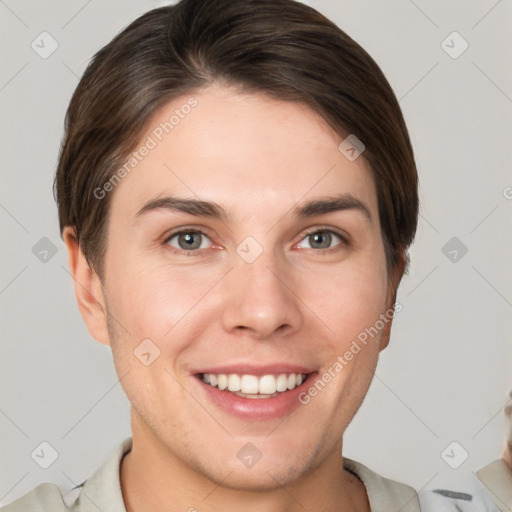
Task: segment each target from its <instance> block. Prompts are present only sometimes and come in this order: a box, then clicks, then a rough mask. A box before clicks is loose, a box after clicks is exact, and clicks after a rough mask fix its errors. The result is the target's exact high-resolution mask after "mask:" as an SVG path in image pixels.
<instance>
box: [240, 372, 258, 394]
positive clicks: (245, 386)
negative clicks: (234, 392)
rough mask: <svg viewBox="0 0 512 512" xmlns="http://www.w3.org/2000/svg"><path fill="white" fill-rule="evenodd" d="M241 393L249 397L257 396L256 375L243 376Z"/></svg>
mask: <svg viewBox="0 0 512 512" xmlns="http://www.w3.org/2000/svg"><path fill="white" fill-rule="evenodd" d="M240 391H241V392H242V393H246V394H248V395H255V394H256V393H257V392H258V377H256V376H255V375H243V376H242V380H241V383H240Z"/></svg>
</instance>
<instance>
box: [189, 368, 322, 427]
mask: <svg viewBox="0 0 512 512" xmlns="http://www.w3.org/2000/svg"><path fill="white" fill-rule="evenodd" d="M283 366H285V365H274V366H267V367H265V368H262V367H260V368H257V367H254V366H248V365H243V367H241V366H239V367H238V368H236V367H234V366H231V367H229V368H215V369H214V368H211V369H204V370H202V371H199V372H197V371H196V372H194V373H192V375H191V376H193V377H195V378H194V381H195V382H197V385H198V386H199V388H200V389H201V390H202V391H201V392H202V393H204V396H205V398H206V399H207V400H208V401H209V402H211V403H212V405H213V406H214V407H216V408H218V409H219V410H220V411H222V412H223V413H227V414H229V415H230V416H235V417H237V418H239V419H242V420H246V421H247V420H248V421H266V420H272V419H276V418H282V417H283V416H286V415H288V414H290V413H292V412H293V411H294V410H295V409H296V408H297V407H299V406H300V405H301V402H300V400H299V395H300V394H301V393H302V392H303V391H304V389H305V387H306V386H309V385H311V383H312V382H314V380H315V376H317V375H318V372H316V371H313V370H311V369H306V368H301V367H297V366H293V367H287V368H285V367H283Z"/></svg>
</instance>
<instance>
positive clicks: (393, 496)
mask: <svg viewBox="0 0 512 512" xmlns="http://www.w3.org/2000/svg"><path fill="white" fill-rule="evenodd" d="M131 447H132V438H131V437H129V438H128V439H125V440H124V441H123V442H122V443H121V444H120V445H119V446H118V447H117V448H116V449H115V450H114V451H113V452H112V453H111V454H110V455H109V457H108V458H107V460H106V461H105V462H104V463H103V465H102V466H101V467H100V468H99V469H98V470H97V471H96V472H95V473H94V474H93V475H92V476H91V477H90V478H89V479H88V480H87V481H85V482H84V483H83V484H81V485H80V486H78V487H77V488H75V489H73V490H72V491H70V492H69V493H66V494H65V495H64V496H62V495H61V492H60V490H59V488H58V487H57V486H56V485H54V484H41V485H39V486H37V487H36V488H35V489H33V490H32V491H30V492H29V493H28V494H25V496H22V497H21V498H19V499H18V500H16V501H14V502H13V503H10V504H9V505H7V506H5V507H3V508H2V509H1V511H0V512H36V511H37V512H65V511H68V510H70V511H73V512H98V510H100V511H102V512H126V509H125V506H124V502H123V495H122V492H121V483H120V478H119V469H120V464H121V460H122V458H123V456H124V455H125V454H126V453H128V452H129V451H130V450H131ZM343 461H344V467H345V469H347V470H348V471H350V472H352V473H354V474H355V475H356V476H357V477H359V479H360V480H361V481H362V482H363V484H364V485H365V487H366V492H367V494H368V499H369V501H370V506H371V510H372V512H397V511H400V512H420V511H421V509H420V506H419V502H418V496H417V494H416V491H415V490H414V489H413V488H412V487H409V486H407V485H404V484H401V483H398V482H395V481H393V480H389V479H387V478H383V477H381V476H379V475H378V474H377V473H374V472H373V471H372V470H371V469H368V468H367V467H366V466H364V465H363V464H360V463H359V462H355V461H353V460H351V459H346V458H345V459H343Z"/></svg>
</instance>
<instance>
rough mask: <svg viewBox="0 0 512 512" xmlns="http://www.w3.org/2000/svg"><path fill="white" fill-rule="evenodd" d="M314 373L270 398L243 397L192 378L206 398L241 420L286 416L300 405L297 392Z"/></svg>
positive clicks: (311, 378)
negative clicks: (294, 386) (299, 383)
mask: <svg viewBox="0 0 512 512" xmlns="http://www.w3.org/2000/svg"><path fill="white" fill-rule="evenodd" d="M314 375H315V374H309V376H308V378H307V379H306V380H305V381H304V382H303V383H302V384H301V385H300V386H298V387H296V388H295V389H292V390H288V391H284V392H282V393H279V394H278V395H277V396H274V397H271V398H244V397H242V396H238V395H235V394H234V393H231V392H230V391H226V390H224V391H221V390H220V389H219V388H216V387H213V386H210V385H209V384H205V383H204V382H203V381H202V380H201V379H200V378H198V377H197V376H194V379H196V380H197V382H198V383H199V385H200V386H201V387H202V388H203V389H204V392H205V393H206V394H207V396H208V398H209V399H210V400H211V401H212V402H213V403H214V404H215V405H217V406H218V407H219V408H220V409H222V410H223V411H225V412H227V413H229V414H231V415H233V416H236V417H238V418H241V419H243V420H251V421H256V420H260V421H265V420H271V419H275V418H281V417H282V416H286V415H288V414H290V413H291V412H292V411H293V410H294V409H296V408H297V407H298V406H299V405H301V404H300V402H299V394H300V393H301V392H302V391H304V389H306V388H307V387H309V386H311V383H312V382H313V377H314Z"/></svg>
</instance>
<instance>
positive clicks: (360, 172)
mask: <svg viewBox="0 0 512 512" xmlns="http://www.w3.org/2000/svg"><path fill="white" fill-rule="evenodd" d="M190 96H191V95H188V96H183V97H181V98H177V99H175V100H173V101H172V102H170V103H168V104H167V105H165V106H163V107H161V108H160V110H158V111H157V112H156V114H155V116H154V118H153V119H152V121H151V123H150V124H149V129H148V132H147V133H146V134H145V135H144V136H143V137H142V138H141V141H144V140H146V137H147V136H148V135H150V134H151V130H153V129H154V128H155V127H156V126H158V124H159V123H160V122H161V121H164V120H167V119H169V117H170V116H171V115H172V113H173V111H174V110H175V109H176V108H179V107H180V105H183V104H184V103H185V102H186V100H187V99H188V98H189V97H190ZM193 96H194V97H195V98H196V99H197V101H198V106H197V107H196V108H195V109H194V110H193V111H192V112H191V113H190V114H189V115H188V116H187V117H186V118H185V119H183V120H181V122H180V124H178V125H177V126H176V127H175V128H174V130H173V131H172V133H170V134H169V135H167V136H166V137H165V138H164V140H163V141H162V142H160V143H159V144H158V146H157V147H156V148H154V149H153V150H152V151H151V152H150V153H149V154H148V155H147V156H146V157H145V158H144V159H143V160H142V161H141V162H140V163H139V164H138V166H137V167H136V170H135V171H133V172H131V173H130V174H129V175H127V176H126V177H125V178H124V179H123V180H122V181H121V182H120V183H119V184H118V185H117V186H116V188H115V190H114V191H113V192H112V194H113V196H112V203H111V215H110V218H109V225H108V235H107V236H108V248H107V251H106V255H105V275H104V282H103V283H101V281H100V279H99V278H98V276H97V274H96V273H95V272H94V271H93V270H91V269H90V267H89V265H88V264H87V261H86V259H85V258H84V256H83V254H82V252H81V250H80V247H79V245H78V244H77V241H76V238H75V236H74V232H73V229H72V228H66V230H65V231H64V239H65V242H66V244H67V247H68V251H69V263H70V267H71V270H72V273H73V276H74V279H75V289H76V295H77V300H78V304H79V307H80V310H81V313H82V315H83V318H84V320H85V322H86V324H87V327H88V329H89V332H90V334H91V335H92V336H93V337H94V338H95V339H96V340H98V341H99V342H101V343H104V344H109V345H110V346H111V348H112V353H113V357H114V362H115V367H116V371H117V374H118V376H119V377H120V379H121V384H122V386H123V388H124V390H125V392H126V394H127V396H128V398H129V400H130V402H131V404H132V413H131V422H132V433H133V449H132V451H131V452H130V453H129V454H128V455H126V456H125V458H124V459H123V463H122V466H121V485H122V490H123V497H124V500H125V504H126V507H127V510H128V512H132V511H136V512H142V511H144V510H153V511H154V512H159V511H164V510H165V511H166V512H169V511H170V510H171V511H174V510H176V511H178V510H179V511H185V510H193V509H192V508H191V507H195V508H196V509H197V510H200V511H201V512H208V511H224V512H226V511H228V512H229V511H234V510H237V511H238V510H241V509H242V510H245V511H256V510H268V511H287V512H288V511H289V512H292V511H296V510H297V511H298V510H301V511H302V510H304V509H306V510H326V511H327V510H337V511H338V510H339V511H365V510H369V503H368V499H367V494H366V491H365V488H364V485H363V484H362V483H361V482H360V481H359V480H358V479H357V478H355V477H354V476H353V475H351V474H350V473H348V472H347V471H345V470H344V469H343V467H342V457H341V444H342V443H341V440H342V437H343V433H344V431H345V429H346V427H347V426H348V424H349V423H350V421H351V420H352V418H353V416H354V414H355V413H356V411H357V409H358V408H359V406H360V404H361V402H362V400H363V398H364V396H365V395H366V393H367V390H368V387H369V385H370V382H371V380H372V377H373V373H374V370H375V366H376V364H377V360H378V355H379V352H380V351H381V350H382V349H383V348H385V347H386V345H387V343H388V341H389V330H390V327H391V322H389V323H388V324H387V325H386V327H385V328H384V329H383V330H382V331H381V333H380V334H379V335H378V336H376V337H375V338H374V339H373V340H372V341H371V342H370V343H368V345H367V346H366V347H364V348H363V349H362V350H361V351H360V352H359V353H358V354H357V356H355V357H354V358H353V359H352V361H350V363H349V364H348V365H347V366H346V367H344V368H343V370H342V371H341V372H339V374H337V376H336V378H334V379H333V380H332V381H331V382H330V383H329V384H328V385H327V386H326V387H325V388H324V389H323V390H322V391H321V392H320V393H319V394H318V395H317V396H316V397H314V399H312V400H311V402H310V403H309V404H307V405H301V406H299V407H298V408H296V409H295V410H294V411H293V412H292V413H291V414H290V415H288V416H287V417H286V418H279V419H274V420H266V421H252V422H248V421H243V420H241V419H239V418H236V417H234V416H232V415H230V414H228V413H226V412H224V411H223V410H221V409H219V408H218V407H217V406H216V405H215V404H213V403H212V402H211V401H210V400H209V399H208V398H207V396H206V394H205V393H204V392H203V390H202V389H201V387H200V384H199V383H198V381H197V379H196V377H195V376H193V375H191V373H190V372H191V370H192V369H194V368H198V367H200V366H210V367H213V366H218V365H224V364H227V363H231V362H237V363H239V362H254V361H257V362H260V363H261V364H263V363H270V362H275V361H280V362H283V361H284V362H290V363H294V364H303V365H306V366H308V367H313V368H315V369H316V370H317V371H318V372H319V374H322V372H323V371H326V370H327V368H329V367H330V366H332V364H333V363H334V362H335V361H336V359H337V357H338V356H339V355H343V353H344V352H345V351H346V350H347V349H348V348H349V347H350V344H351V342H352V340H354V339H356V337H357V335H358V334H359V333H360V332H361V331H363V330H364V329H365V328H367V327H370V326H372V325H374V323H375V321H376V319H378V317H379V315H380V314H381V313H384V312H385V311H387V310H388V309H389V308H390V307H391V306H392V305H393V304H394V302H395V294H396V287H397V286H398V282H399V278H397V277H396V276H395V275H394V276H389V275H388V274H387V272H386V260H385V254H384V246H383V242H382V237H381V227H380V223H379V216H378V205H377V196H376V190H375V185H374V182H373V179H372V175H371V172H370V169H369V168H368V164H367V162H366V161H365V159H364V158H363V157H360V158H358V159H356V160H355V161H353V162H350V161H349V160H348V159H347V158H345V156H344V155H343V154H342V153H340V151H339V150H338V145H339V144H340V142H341V141H342V140H343V137H341V136H340V135H339V134H337V133H336V132H334V131H333V130H332V129H331V128H330V127H329V126H328V125H327V124H326V123H325V122H324V121H323V120H322V119H321V118H320V117H319V116H318V115H317V114H316V113H315V112H313V111H312V110H310V109H309V108H307V107H306V106H304V105H302V104H298V103H291V102H281V101H277V100H274V99H270V98H268V97H266V96H264V95H262V94H255V93H251V94H243V95H242V94H239V93H236V92H235V91H234V90H232V89H229V88H227V87H224V86H220V85H213V86H210V87H208V88H206V89H204V90H203V91H199V92H196V93H194V94H193ZM341 193H349V194H351V195H352V196H354V197H355V198H357V199H359V200H360V201H362V202H363V203H364V204H365V205H366V206H367V208H368V209H369V211H370V214H371V221H369V220H367V219H366V218H365V216H364V215H363V214H362V213H361V212H360V211H358V210H354V209H352V210H344V211H335V212H331V213H327V214H323V215H319V216H315V217H311V218H306V219H298V218H294V216H293V215H292V210H293V208H295V207H296V206H297V205H301V204H303V203H304V202H306V201H309V200H312V199H319V198H325V197H326V196H332V195H334V194H341ZM164 195H175V196H179V197H185V198H189V199H194V198H195V199H201V200H205V201H214V202H216V203H218V204H219V205H222V206H223V207H224V208H225V209H226V210H227V211H228V212H229V214H230V218H229V219H227V220H225V221H220V220H218V219H214V218H209V217H204V216H200V217H198V216H192V215H190V214H186V213H183V212H177V211H172V210H161V211H153V212H151V213H148V214H145V215H142V216H140V217H139V218H138V219H136V218H135V215H136V213H137V211H138V210H139V209H140V208H141V207H142V206H143V205H144V204H145V203H146V202H147V201H148V200H150V199H154V198H156V197H160V196H164ZM182 228H186V229H188V230H189V231H191V230H192V231H193V230H194V229H196V230H197V229H200V230H201V231H203V232H204V233H205V234H206V235H207V237H208V238H206V239H203V243H204V245H203V248H202V249H199V250H196V252H195V253H194V254H192V255H190V254H178V253H176V252H174V251H179V250H180V246H179V244H178V240H177V237H175V238H174V239H172V241H169V242H166V238H168V237H169V236H170V235H171V234H172V233H173V232H175V231H178V230H179V229H182ZM308 228H314V229H316V230H317V231H321V230H322V229H324V230H325V229H327V228H329V229H331V230H334V231H336V230H337V231H338V232H339V233H341V234H343V235H345V236H347V237H348V239H349V241H348V243H344V242H342V241H341V239H338V238H337V237H335V236H334V237H333V238H332V243H331V246H330V249H329V250H327V249H324V248H318V247H317V246H315V245H314V241H313V242H312V241H311V237H308V236H307V232H306V231H307V230H308ZM317 228H318V229H317ZM247 236H252V237H253V238H254V239H255V240H257V242H258V243H259V244H260V246H261V247H262V248H263V252H262V254H261V255H260V256H259V257H258V258H257V259H256V261H254V262H253V263H250V264H249V263H247V262H246V261H244V260H243V259H242V258H241V257H240V256H239V255H238V254H237V252H236V247H237V246H238V244H240V242H242V241H243V240H244V239H245V238H246V237H247ZM312 244H313V245H312ZM181 250H182V251H183V249H181ZM199 253H201V254H202V255H199ZM400 265H403V260H402V262H401V264H400ZM402 268H403V266H401V268H398V269H397V274H396V275H397V276H398V275H401V270H402ZM147 338H149V339H151V340H152V341H153V343H154V344H155V345H156V346H158V348H159V350H160V356H159V357H158V358H157V359H156V360H155V361H154V362H153V363H152V364H151V365H149V366H145V365H143V364H142V363H141V362H140V361H139V360H138V359H137V358H136V357H134V353H133V352H134V350H135V349H136V347H137V346H138V345H139V344H140V343H141V341H142V340H144V339H147ZM248 442H251V443H253V444H254V445H255V446H256V447H257V448H258V450H259V451H260V452H261V454H262V458H261V460H260V461H259V462H258V463H257V464H256V465H254V466H253V467H251V468H247V467H245V466H244V465H243V464H241V462H240V460H239V459H238V458H237V456H236V454H237V452H238V450H240V449H241V448H242V447H243V446H244V445H245V444H246V443H248Z"/></svg>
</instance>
